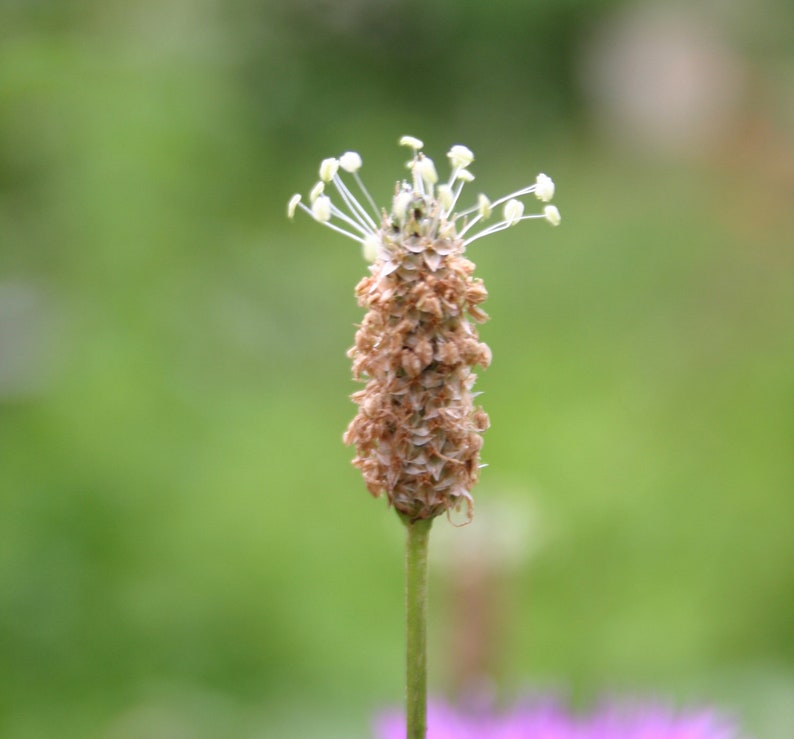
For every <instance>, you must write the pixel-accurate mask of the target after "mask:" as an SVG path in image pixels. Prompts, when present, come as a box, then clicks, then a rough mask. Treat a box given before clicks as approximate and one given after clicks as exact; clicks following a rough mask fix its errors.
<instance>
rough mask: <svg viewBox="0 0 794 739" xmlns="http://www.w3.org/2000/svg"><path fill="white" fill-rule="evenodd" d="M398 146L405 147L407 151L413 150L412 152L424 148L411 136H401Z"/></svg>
mask: <svg viewBox="0 0 794 739" xmlns="http://www.w3.org/2000/svg"><path fill="white" fill-rule="evenodd" d="M400 146H407V147H408V148H409V149H413V150H414V151H419V150H420V149H421V148H423V147H424V144H423V143H422V142H421V141H420V140H419V139H417V138H415V137H413V136H403V137H402V138H401V139H400Z"/></svg>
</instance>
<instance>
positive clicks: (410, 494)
mask: <svg viewBox="0 0 794 739" xmlns="http://www.w3.org/2000/svg"><path fill="white" fill-rule="evenodd" d="M423 205H425V206H429V207H426V208H416V209H415V210H414V211H413V212H412V215H411V217H410V220H409V221H408V222H407V223H405V224H403V225H402V226H400V225H398V224H395V223H394V222H393V221H392V220H391V219H389V218H385V219H384V223H383V226H382V228H381V230H380V231H379V232H378V236H379V238H380V240H381V248H380V256H379V258H378V259H377V261H376V262H375V264H373V266H372V267H371V271H372V274H371V275H370V276H369V277H365V278H364V279H363V280H361V282H359V284H358V286H357V287H356V295H357V296H358V301H359V305H361V306H362V307H365V308H367V309H368V312H367V314H366V315H365V316H364V320H363V322H362V323H361V325H360V327H359V329H358V331H357V332H356V341H355V346H353V347H352V348H351V349H350V351H349V352H348V356H350V357H351V359H352V360H353V376H354V377H355V378H356V379H357V380H360V381H362V382H366V386H365V387H364V389H363V390H359V391H358V392H356V393H354V394H353V395H352V396H351V398H352V400H353V401H354V402H355V403H357V404H358V406H359V409H358V413H357V415H356V417H355V418H354V419H353V421H352V422H351V423H350V426H349V427H348V429H347V432H346V433H345V436H344V440H345V443H346V444H354V445H355V447H356V453H357V454H356V457H355V459H354V460H353V464H354V465H355V466H356V467H358V468H359V469H360V470H361V472H362V474H363V476H364V481H365V482H366V485H367V489H368V490H369V491H370V492H371V493H372V494H373V495H374V496H376V497H378V496H380V495H382V494H384V493H385V494H386V496H387V498H388V500H389V503H390V504H391V505H393V506H394V507H395V508H396V509H397V510H398V511H400V512H401V513H402V514H404V515H406V516H407V517H408V518H409V519H410V520H413V521H415V520H418V519H426V518H432V517H434V516H438V515H440V514H442V513H444V512H448V511H450V510H457V509H459V508H460V506H461V505H462V504H465V507H466V511H467V513H468V515H469V516H471V511H472V499H471V495H470V491H471V489H472V487H473V485H474V483H475V482H476V481H477V479H478V477H479V469H480V466H479V452H480V448H481V447H482V437H481V436H480V434H481V433H482V432H483V431H485V429H487V428H488V416H487V415H486V413H485V411H483V410H482V408H480V407H475V405H474V402H473V398H474V396H473V393H472V386H473V385H474V381H475V379H476V375H475V374H474V373H473V371H472V370H473V368H474V367H475V365H480V366H481V367H483V368H485V367H487V366H488V364H489V363H490V361H491V352H490V349H489V348H488V347H487V346H486V345H485V344H484V343H482V342H481V341H480V340H479V338H478V336H477V330H476V328H475V326H474V325H473V323H472V320H473V321H476V322H478V323H481V322H483V321H485V320H487V318H488V316H487V314H486V313H485V312H484V311H483V310H482V309H481V308H480V303H482V302H483V301H484V300H485V298H486V297H487V292H486V290H485V287H484V286H483V284H482V281H481V280H480V279H477V278H474V277H472V272H473V270H474V264H472V262H470V261H469V260H468V259H466V258H465V257H464V256H463V243H462V240H461V239H459V238H458V237H457V236H456V234H455V232H454V229H452V228H446V229H439V228H438V227H437V225H438V216H437V215H436V214H437V212H438V206H437V204H435V203H433V202H432V201H431V202H429V203H423ZM424 213H429V215H428V216H425V215H424ZM442 230H443V231H444V232H443V235H442V234H441V233H439V232H440V231H442ZM469 319H471V320H469Z"/></svg>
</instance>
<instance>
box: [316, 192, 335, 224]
mask: <svg viewBox="0 0 794 739" xmlns="http://www.w3.org/2000/svg"><path fill="white" fill-rule="evenodd" d="M312 215H313V216H314V217H315V218H316V219H317V220H318V221H322V222H325V221H330V220H331V198H329V197H328V196H327V195H320V196H319V197H318V198H317V199H316V200H315V201H314V202H313V203H312Z"/></svg>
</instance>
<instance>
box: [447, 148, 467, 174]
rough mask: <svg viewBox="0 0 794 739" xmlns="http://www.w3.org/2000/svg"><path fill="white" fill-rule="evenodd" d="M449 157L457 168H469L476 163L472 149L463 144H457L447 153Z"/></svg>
mask: <svg viewBox="0 0 794 739" xmlns="http://www.w3.org/2000/svg"><path fill="white" fill-rule="evenodd" d="M447 156H448V157H449V161H450V162H451V164H452V166H453V167H455V168H458V167H468V166H469V165H470V164H471V163H472V162H473V161H474V154H472V151H471V149H469V148H468V147H466V146H463V145H461V144H455V146H453V147H452V148H451V149H450V150H449V151H448V152H447Z"/></svg>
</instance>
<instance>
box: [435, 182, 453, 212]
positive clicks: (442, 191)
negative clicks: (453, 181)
mask: <svg viewBox="0 0 794 739" xmlns="http://www.w3.org/2000/svg"><path fill="white" fill-rule="evenodd" d="M436 198H437V200H438V202H439V203H440V205H441V207H442V208H443V209H444V210H448V209H449V208H451V207H452V203H453V202H454V200H455V194H454V193H453V192H452V188H451V187H450V186H449V185H439V186H438V190H437V191H436Z"/></svg>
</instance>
